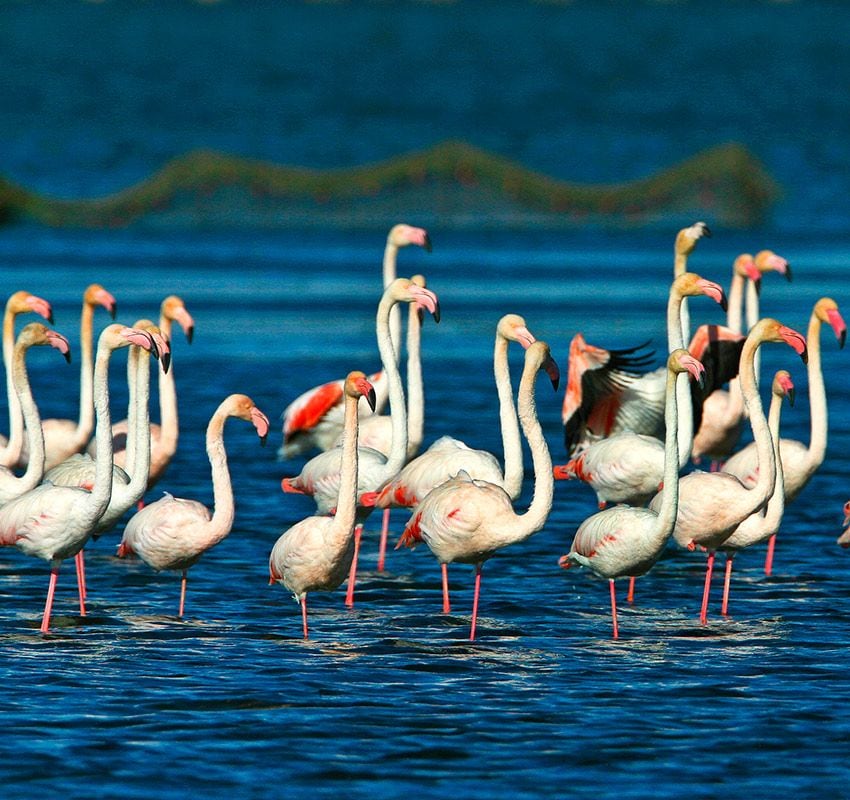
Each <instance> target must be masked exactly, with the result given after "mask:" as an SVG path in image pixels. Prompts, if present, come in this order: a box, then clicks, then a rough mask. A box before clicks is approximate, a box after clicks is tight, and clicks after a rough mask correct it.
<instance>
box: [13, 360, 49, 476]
mask: <svg viewBox="0 0 850 800" xmlns="http://www.w3.org/2000/svg"><path fill="white" fill-rule="evenodd" d="M28 349H29V348H28V347H27V346H24V345H18V346H17V347H16V348H15V349H14V351H13V353H12V369H11V372H12V380H13V384H14V386H15V392H16V395H17V397H18V400H19V401H20V406H21V411H22V412H23V416H22V419H23V420H24V422H25V423H26V434H27V446H28V447H29V461H28V462H27V468H26V470H25V471H24V474H23V475H22V476H21V477H20V479H19V482H18V484H17V485H18V486H19V487H20V488H21V489H22V490H23V491H28V490H29V489H33V488H35V487H36V486H37V485H38V483H39V481H40V480H41V478H42V476H43V475H44V432H43V430H42V427H41V419H40V418H39V415H38V407H37V406H36V404H35V401H34V400H33V396H32V391H31V389H30V382H29V377H28V375H27V366H26V352H27V350H28Z"/></svg>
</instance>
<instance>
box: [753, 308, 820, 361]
mask: <svg viewBox="0 0 850 800" xmlns="http://www.w3.org/2000/svg"><path fill="white" fill-rule="evenodd" d="M747 338H748V339H749V338H752V339H754V340H755V341H757V342H785V344H787V345H788V346H789V347H791V348H793V350H794V352H795V353H796V354H797V355H798V356H800V358H801V359H802V360H803V363H804V364H807V363H808V361H809V352H808V350H807V348H806V337H805V336H803V334H802V333H799V332H798V331H795V330H794V329H793V328H789V327H788V326H787V325H783V324H782V323H781V322H779V320H776V319H771V318H770V317H765V318H764V319H760V320H759V321H758V322H757V323H756V324H755V325H754V326H753V328H752V330H751V331H750V333H749V336H747Z"/></svg>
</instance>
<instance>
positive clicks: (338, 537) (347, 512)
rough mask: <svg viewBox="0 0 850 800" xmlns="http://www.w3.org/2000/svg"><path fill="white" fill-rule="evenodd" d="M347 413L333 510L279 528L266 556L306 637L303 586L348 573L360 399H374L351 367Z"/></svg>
mask: <svg viewBox="0 0 850 800" xmlns="http://www.w3.org/2000/svg"><path fill="white" fill-rule="evenodd" d="M343 394H344V395H345V414H344V425H343V434H342V443H341V445H340V448H341V452H340V460H341V471H340V476H339V493H338V495H337V501H336V514H335V515H334V516H333V517H319V516H314V517H307V518H306V519H302V520H301V521H300V522H297V523H295V525H293V526H292V527H290V528H289V529H288V530H286V531H285V532H284V533H283V534H281V536H280V538H279V539H278V540H277V541H276V542H275V544H274V547H273V548H272V551H271V555H270V556H269V583H270V584H272V583H275V582H277V583H282V584H283V585H284V586H285V587H286V588H287V589H289V591H291V592H292V593H293V595H294V596H295V600H296V601H297V602H298V603H300V604H301V620H302V626H303V631H304V638H305V639H306V638H308V631H307V592H312V591H316V590H325V591H331V590H333V589H336V588H337V587H338V586H339V585H340V584H341V583H342V582H343V581H344V580H345V577H346V576H347V575H348V574H349V572H350V570H351V562H352V559H353V557H354V526H355V520H356V513H357V483H358V481H357V468H358V456H359V453H358V451H359V448H358V441H357V433H358V430H357V429H358V417H359V414H358V403H359V400H360V398H361V397H363V398H365V399H366V402H367V403H368V404H369V406H374V405H375V390H374V388H373V387H372V384H371V383H369V381H368V380H367V379H366V375H365V374H364V373H362V372H350V373H349V374H348V376H347V377H346V379H345V381H344V384H343Z"/></svg>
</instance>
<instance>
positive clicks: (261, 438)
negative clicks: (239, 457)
mask: <svg viewBox="0 0 850 800" xmlns="http://www.w3.org/2000/svg"><path fill="white" fill-rule="evenodd" d="M268 438H269V435H268V434H266V435H265V436H261V437H260V447H265V446H266V440H267V439H268Z"/></svg>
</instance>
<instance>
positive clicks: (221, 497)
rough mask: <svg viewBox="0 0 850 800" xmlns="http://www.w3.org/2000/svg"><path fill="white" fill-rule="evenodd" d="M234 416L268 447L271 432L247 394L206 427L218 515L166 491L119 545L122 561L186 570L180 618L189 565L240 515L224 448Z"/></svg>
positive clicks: (235, 397)
mask: <svg viewBox="0 0 850 800" xmlns="http://www.w3.org/2000/svg"><path fill="white" fill-rule="evenodd" d="M230 417H235V418H237V419H243V420H245V421H246V422H250V423H252V424H253V426H254V427H255V428H256V430H257V434H258V436H259V437H260V442H261V443H263V444H265V441H266V436H267V435H268V432H269V420H268V418H267V417H266V415H265V414H263V412H262V411H260V409H259V408H257V406H256V405H254V401H253V400H251V398H250V397H247V396H246V395H244V394H231V395H230V396H228V397H226V398H225V399H224V400H223V401H222V402H221V404H220V405H219V407H218V408H217V409H216V410H215V412H214V413H213V415H212V417H211V418H210V421H209V424H208V425H207V437H206V444H207V456H208V457H209V461H210V467H211V469H212V482H213V502H214V505H215V509H214V511H213V513H212V514H210V512H209V509H208V508H207V507H206V506H205V505H204V504H203V503H199V502H198V501H197V500H186V499H183V498H181V497H174V496H173V495H171V494H168V492H166V493H165V497H163V498H161V499H160V500H157V501H156V502H154V503H151V504H150V505H146V506H145V507H144V508H142V509H141V510H140V511H137V512H136V513H135V514H134V515H133V516H132V517H131V518H130V520H129V522H127V525H126V527H125V528H124V536H123V538H122V539H121V544H119V545H118V557H119V558H126V557H127V556H131V555H137V556H139V558H141V559H142V561H144V562H145V563H146V564H147V565H148V566H150V567H152V568H153V569H155V570H157V572H158V571H160V570H163V569H168V570H171V569H175V570H180V571H181V572H182V579H181V581H180V608H179V611H178V616H179V617H180V618H182V617H183V610H184V606H185V602H186V580H187V572H188V570H189V567H191V566H192V565H193V564H194V563H195V562H196V561H197V560H198V559H199V558H200V557H201V556H202V555H203V554H204V553H205V552H206V551H207V550H209V549H210V548H211V547H214V546H215V545H217V544H218V543H219V542H220V541H221V540H222V539H224V538H225V537H226V536H227V534H229V533H230V530H231V528H232V527H233V521H234V519H235V516H236V511H235V507H234V502H233V486H232V485H231V482H230V472H229V470H228V468H227V452H226V451H225V449H224V423H225V422H226V421H227V420H228V419H229V418H230Z"/></svg>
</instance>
